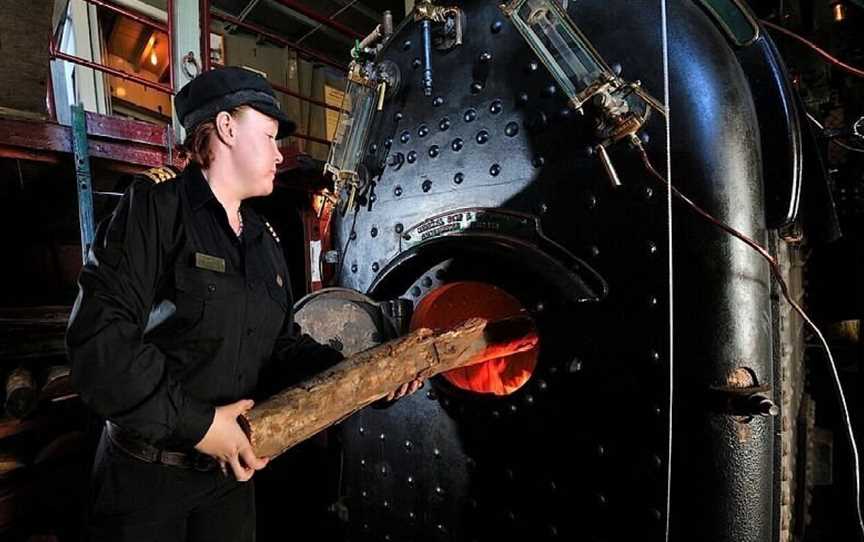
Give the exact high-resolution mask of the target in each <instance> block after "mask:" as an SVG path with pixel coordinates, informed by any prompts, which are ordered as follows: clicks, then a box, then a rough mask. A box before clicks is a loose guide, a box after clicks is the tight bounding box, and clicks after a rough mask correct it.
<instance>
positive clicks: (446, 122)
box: [438, 117, 450, 132]
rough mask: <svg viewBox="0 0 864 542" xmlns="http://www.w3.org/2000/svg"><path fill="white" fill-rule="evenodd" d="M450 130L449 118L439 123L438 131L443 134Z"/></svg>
mask: <svg viewBox="0 0 864 542" xmlns="http://www.w3.org/2000/svg"><path fill="white" fill-rule="evenodd" d="M448 128H450V119H448V118H447V117H444V118H443V119H441V121H440V122H439V123H438V129H439V130H441V131H442V132H443V131H445V130H447V129H448Z"/></svg>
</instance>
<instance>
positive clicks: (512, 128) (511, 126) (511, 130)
mask: <svg viewBox="0 0 864 542" xmlns="http://www.w3.org/2000/svg"><path fill="white" fill-rule="evenodd" d="M518 133H519V123H516V122H508V123H507V126H506V127H505V128H504V134H506V135H507V137H514V136H515V135H516V134H518Z"/></svg>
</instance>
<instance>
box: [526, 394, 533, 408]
mask: <svg viewBox="0 0 864 542" xmlns="http://www.w3.org/2000/svg"><path fill="white" fill-rule="evenodd" d="M525 404H526V405H528V406H531V405H533V404H534V396H533V395H530V394H528V395H526V396H525Z"/></svg>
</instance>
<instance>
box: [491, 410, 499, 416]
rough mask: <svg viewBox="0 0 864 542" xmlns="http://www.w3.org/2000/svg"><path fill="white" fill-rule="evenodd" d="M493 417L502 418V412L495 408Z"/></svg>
mask: <svg viewBox="0 0 864 542" xmlns="http://www.w3.org/2000/svg"><path fill="white" fill-rule="evenodd" d="M492 417H493V418H500V417H501V413H500V412H498V411H497V410H493V411H492Z"/></svg>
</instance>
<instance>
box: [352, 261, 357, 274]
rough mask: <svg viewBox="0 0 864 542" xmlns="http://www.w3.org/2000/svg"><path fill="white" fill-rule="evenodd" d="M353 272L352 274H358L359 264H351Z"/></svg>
mask: <svg viewBox="0 0 864 542" xmlns="http://www.w3.org/2000/svg"><path fill="white" fill-rule="evenodd" d="M351 272H352V273H356V272H357V264H356V263H352V264H351Z"/></svg>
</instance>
